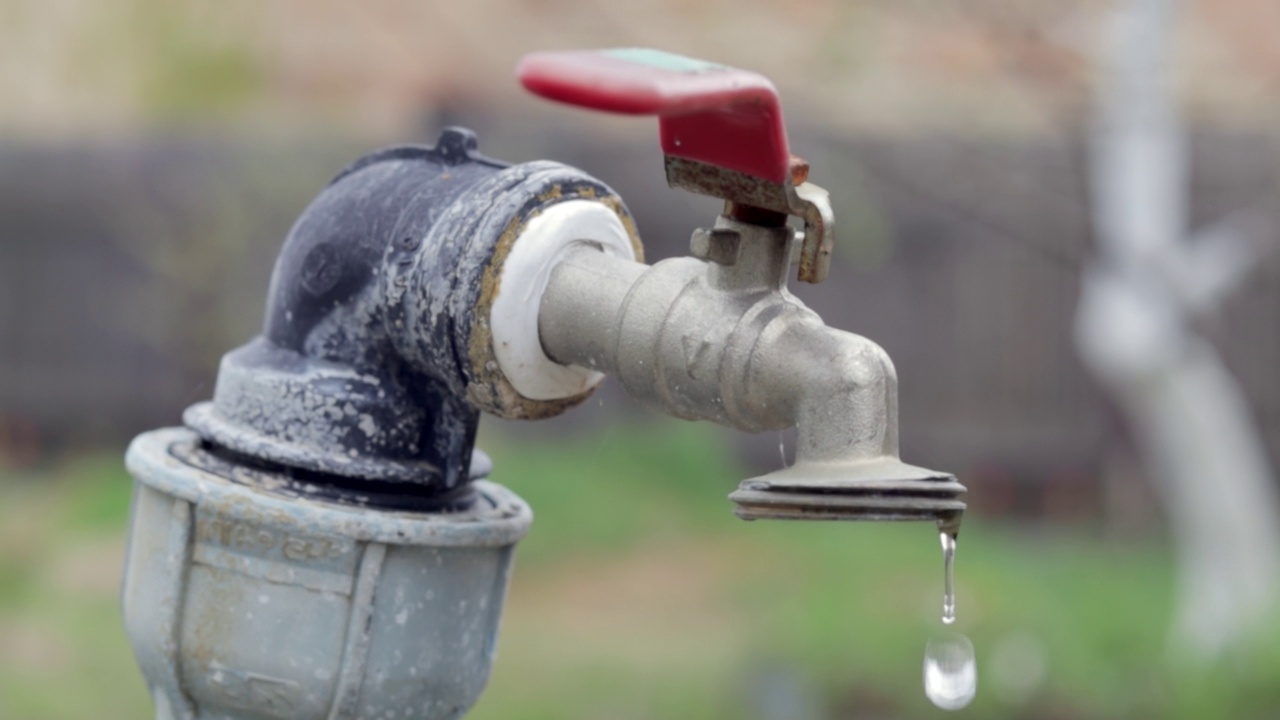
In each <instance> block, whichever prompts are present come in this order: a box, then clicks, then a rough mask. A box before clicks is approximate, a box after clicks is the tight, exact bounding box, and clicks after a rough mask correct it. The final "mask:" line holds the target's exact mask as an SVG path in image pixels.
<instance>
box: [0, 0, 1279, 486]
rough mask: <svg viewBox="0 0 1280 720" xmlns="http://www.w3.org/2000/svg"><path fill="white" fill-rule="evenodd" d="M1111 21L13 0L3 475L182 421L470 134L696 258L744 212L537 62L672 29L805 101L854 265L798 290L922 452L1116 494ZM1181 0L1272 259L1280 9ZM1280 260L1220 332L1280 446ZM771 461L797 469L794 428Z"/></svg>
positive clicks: (912, 12)
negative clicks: (1105, 80)
mask: <svg viewBox="0 0 1280 720" xmlns="http://www.w3.org/2000/svg"><path fill="white" fill-rule="evenodd" d="M1107 7H1108V5H1107V4H1106V3H1102V2H1101V1H1100V0H1099V1H1098V2H1092V1H1091V2H1083V3H1070V4H1067V3H1056V2H1049V1H1048V0H1034V1H1032V2H1010V1H996V0H977V1H975V2H968V3H963V4H958V5H939V4H937V3H928V2H890V1H888V0H880V1H872V2H844V1H843V0H803V1H798V2H792V3H763V2H728V1H727V0H724V1H720V0H637V1H636V2H629V3H590V2H586V1H585V0H521V1H518V2H499V1H498V0H476V1H475V2H469V3H446V2H415V1H411V0H375V1H373V2H368V3H359V4H353V3H341V2H314V1H312V0H279V1H277V2H268V3H260V2H250V1H249V0H226V1H224V2H210V1H203V2H191V3H186V2H174V1H172V0H119V1H118V2H111V3H108V2H105V1H103V0H46V1H44V2H35V1H34V0H0V459H5V460H4V461H5V462H9V463H15V462H17V463H21V462H30V461H34V460H38V459H39V458H40V457H41V456H43V455H45V454H47V453H48V452H50V451H52V450H55V449H57V448H59V447H65V446H75V445H77V444H80V443H104V442H105V443H112V444H119V443H122V442H124V441H125V440H126V439H127V438H128V437H130V436H131V435H132V434H134V433H135V432H137V431H138V430H140V429H143V428H146V427H151V426H155V425H158V424H166V423H173V422H176V421H177V419H178V416H179V412H180V410H181V408H182V407H184V406H185V405H187V404H189V403H191V402H194V401H196V400H199V399H202V398H205V397H207V396H208V395H209V393H210V392H211V390H212V387H211V383H212V380H213V377H214V373H215V368H216V362H217V358H218V356H219V355H220V354H221V353H222V352H223V351H225V350H226V349H228V348H230V347H233V346H235V345H237V344H239V343H241V342H243V341H244V340H245V339H247V338H248V337H249V336H251V335H252V334H253V333H254V332H255V330H256V327H257V325H258V322H259V319H260V312H261V302H262V297H263V294H264V292H265V288H266V281H267V277H268V275H269V272H270V264H271V261H272V258H273V257H274V254H275V251H276V249H277V248H278V246H279V243H280V241H281V239H282V238H283V236H284V234H285V233H286V232H287V230H288V227H289V225H290V223H291V222H292V219H293V218H294V217H296V215H297V214H298V213H299V212H300V211H301V209H302V208H303V207H304V206H305V204H306V202H307V201H308V200H309V199H310V198H311V197H312V196H313V195H314V194H315V193H316V192H317V191H318V190H319V188H320V187H321V186H322V185H323V183H324V182H326V181H327V179H328V178H329V177H331V176H332V175H333V174H334V173H335V172H336V171H337V170H338V169H339V168H340V167H342V166H343V165H344V164H345V163H346V162H348V161H349V160H351V159H353V158H354V157H356V156H358V155H359V154H361V153H362V152H365V151H367V150H369V149H372V148H374V147H377V146H381V145H386V144H390V143H393V142H404V141H413V142H430V141H431V139H432V138H433V137H434V134H435V133H436V132H438V130H439V129H440V128H441V127H442V126H444V125H446V124H449V123H461V124H466V125H470V126H473V127H474V128H475V129H476V130H478V131H479V132H480V136H481V143H482V148H483V149H484V150H485V151H486V152H488V153H489V154H491V155H494V156H497V157H501V158H503V159H507V160H510V161H523V160H529V159H533V158H537V157H548V158H552V159H557V160H562V161H564V162H569V163H572V164H576V165H579V166H581V167H583V168H585V169H587V170H588V171H590V172H592V173H594V174H596V175H597V176H599V177H601V178H602V179H604V180H605V181H607V182H609V183H610V184H612V185H614V186H615V187H616V188H617V189H618V190H619V191H620V192H621V193H622V194H623V196H624V197H625V198H626V199H627V200H628V202H629V203H630V204H631V206H632V208H633V210H634V211H635V213H636V215H637V217H638V219H639V223H640V227H641V230H642V232H643V233H644V236H645V239H646V243H647V245H648V247H649V255H650V258H651V259H658V258H662V257H669V256H672V255H675V254H679V253H683V252H684V251H685V244H686V242H687V237H688V233H689V231H690V230H691V229H692V228H693V227H695V226H696V225H698V224H700V223H706V222H708V221H709V220H710V218H711V215H712V214H713V213H714V212H715V203H714V202H710V201H707V200H705V199H698V198H694V197H692V196H688V195H685V194H681V193H677V192H674V191H670V190H668V189H666V188H665V187H664V185H663V183H662V179H661V169H660V160H659V155H658V152H657V148H656V143H655V141H654V138H653V135H654V132H653V130H654V128H653V127H652V122H650V121H644V120H635V119H619V118H609V117H602V116H588V115H586V114H583V113H574V112H570V111H568V110H566V109H564V108H560V107H555V106H552V105H550V104H549V103H543V102H540V101H537V100H534V99H532V98H529V97H528V96H526V95H525V94H524V93H523V92H522V91H521V90H520V89H519V88H518V86H517V85H516V83H515V82H514V81H513V79H512V77H511V68H512V67H513V65H514V63H515V61H516V60H517V59H518V58H519V57H520V56H521V55H522V54H523V53H525V52H527V51H530V50H534V49H543V48H556V47H582V46H607V45H650V46H656V47H660V48H663V49H668V50H673V51H677V52H683V53H687V54H692V55H699V56H704V57H708V58H711V59H715V60H718V61H722V62H726V63H730V64H738V65H741V66H744V67H749V68H752V69H756V70H759V71H761V72H764V73H765V74H767V75H769V76H770V77H772V78H773V79H774V80H775V82H776V83H777V85H778V86H779V88H780V90H781V92H782V94H783V97H784V102H785V105H786V108H787V112H788V114H789V118H790V125H791V128H792V134H793V145H794V149H795V151H796V152H797V153H799V154H801V155H804V156H806V157H807V158H808V159H810V160H811V161H812V163H813V166H814V172H813V179H814V180H815V181H816V182H818V183H819V184H821V185H824V186H826V187H827V188H828V189H830V190H831V191H832V194H833V196H834V199H835V202H836V208H837V213H838V219H839V226H838V227H839V235H840V243H841V244H840V246H839V247H838V248H837V252H836V258H837V261H836V262H837V267H836V269H835V271H834V272H833V275H832V279H831V280H830V281H828V282H827V283H825V284H824V285H822V286H819V287H816V288H808V287H802V288H795V290H796V292H797V293H798V294H799V295H800V296H801V297H802V298H803V299H805V301H806V302H809V303H810V304H811V305H813V306H814V307H815V309H817V310H819V311H820V312H822V313H823V314H824V315H825V316H826V317H828V318H829V319H830V321H831V322H833V323H834V324H837V325H840V326H843V327H848V328H851V329H853V330H855V331H857V332H860V333H863V334H865V335H868V336H869V337H872V338H874V339H875V340H877V341H878V342H880V343H881V344H883V345H884V346H885V347H886V348H887V349H888V350H889V352H890V353H891V355H892V356H893V357H894V359H895V361H896V363H897V365H898V369H899V372H900V376H901V378H902V418H903V432H902V436H903V438H904V450H905V452H906V453H907V454H908V455H909V456H910V457H911V459H913V460H915V461H918V462H921V463H924V464H933V465H937V466H940V467H947V468H954V469H957V470H961V471H964V470H975V471H981V472H985V473H987V474H992V475H1003V476H1006V477H1008V478H1011V480H1010V482H1013V483H1014V484H1019V483H1023V482H1024V481H1027V480H1028V479H1029V481H1031V482H1042V481H1045V480H1046V479H1051V478H1053V477H1066V478H1068V479H1069V480H1070V481H1072V482H1076V481H1078V480H1079V479H1080V478H1087V479H1088V482H1096V478H1097V477H1098V476H1099V470H1100V469H1101V468H1102V467H1103V466H1104V465H1106V463H1107V462H1108V458H1109V457H1111V456H1112V455H1113V454H1114V451H1116V450H1117V448H1120V449H1122V448H1123V446H1124V444H1125V439H1124V433H1123V428H1120V427H1119V426H1118V425H1117V423H1116V421H1115V420H1114V419H1113V417H1112V415H1111V413H1110V412H1109V410H1108V408H1107V407H1106V406H1105V405H1104V404H1103V403H1102V401H1101V400H1100V399H1099V397H1098V396H1097V394H1096V393H1095V392H1094V391H1093V388H1092V386H1091V385H1090V383H1089V382H1088V381H1087V380H1086V378H1085V377H1084V375H1083V373H1082V372H1081V369H1080V367H1079V365H1078V363H1077V362H1076V360H1075V356H1074V346H1073V343H1072V342H1071V339H1070V335H1069V329H1070V323H1071V318H1072V315H1073V313H1074V303H1075V300H1076V293H1077V287H1078V285H1079V268H1080V263H1081V260H1082V258H1083V257H1084V256H1085V255H1086V254H1087V253H1088V252H1089V247H1090V244H1091V243H1090V232H1091V230H1090V223H1089V217H1088V210H1089V209H1088V203H1087V196H1086V193H1085V188H1084V162H1085V157H1084V142H1083V140H1082V138H1083V137H1084V136H1085V134H1086V132H1087V117H1088V111H1089V99H1090V97H1091V95H1092V84H1093V77H1092V68H1093V67H1094V62H1093V57H1094V55H1095V53H1096V51H1097V48H1098V46H1099V44H1100V39H1101V38H1100V30H1101V27H1102V18H1103V15H1104V13H1103V11H1104V10H1105V9H1106V8H1107ZM1181 13H1182V17H1181V19H1180V27H1181V28H1182V30H1181V31H1180V35H1179V39H1178V44H1179V57H1180V58H1181V60H1180V62H1181V63H1182V66H1181V67H1180V68H1179V77H1180V78H1181V81H1180V85H1181V89H1182V97H1183V104H1184V108H1185V110H1186V114H1187V116H1188V118H1189V121H1190V122H1191V124H1192V126H1193V127H1195V128H1196V129H1197V130H1196V133H1195V137H1194V142H1193V146H1192V149H1193V155H1194V157H1193V171H1192V178H1193V188H1192V196H1193V198H1192V199H1193V207H1194V215H1195V217H1194V218H1193V220H1194V222H1195V224H1201V223H1203V222H1209V221H1213V220H1215V219H1217V218H1219V217H1221V216H1222V215H1224V214H1227V213H1231V212H1234V211H1237V210H1239V209H1241V208H1247V209H1251V210H1252V211H1254V212H1257V213H1260V214H1261V215H1262V216H1263V217H1264V218H1266V219H1267V222H1268V223H1270V224H1269V225H1268V231H1267V233H1268V238H1270V239H1269V241H1268V242H1269V243H1270V247H1272V248H1275V247H1276V246H1277V245H1280V241H1277V237H1280V224H1278V223H1275V222H1272V220H1273V215H1274V214H1275V213H1274V212H1273V211H1274V206H1275V202H1274V199H1275V196H1276V190H1277V187H1276V177H1275V175H1276V173H1275V168H1276V163H1277V149H1278V148H1277V142H1276V136H1275V133H1274V131H1273V129H1272V128H1274V127H1277V123H1276V122H1275V120H1276V119H1277V118H1278V117H1280V113H1277V109H1278V108H1280V104H1277V102H1276V97H1277V96H1280V53H1278V52H1277V51H1276V50H1275V44H1274V42H1273V41H1272V38H1274V37H1275V35H1276V34H1277V31H1280V7H1276V6H1272V5H1271V4H1268V3H1261V2H1250V1H1249V0H1223V1H1221V2H1215V3H1207V2H1200V3H1185V4H1184V5H1182V9H1181ZM1277 270H1278V267H1277V262H1276V253H1274V252H1273V253H1271V254H1270V255H1268V256H1267V257H1266V258H1265V260H1264V262H1263V263H1262V267H1260V268H1259V270H1258V271H1257V272H1256V273H1254V274H1253V275H1252V276H1251V277H1250V279H1249V282H1248V284H1247V286H1246V287H1244V288H1243V289H1241V290H1240V292H1238V293H1237V294H1236V295H1235V296H1233V297H1232V298H1231V300H1230V301H1229V303H1228V307H1227V309H1226V311H1225V312H1223V313H1222V316H1221V317H1220V318H1217V319H1212V318H1211V319H1208V320H1207V322H1209V324H1210V325H1211V326H1212V330H1213V332H1214V334H1215V337H1216V338H1217V340H1218V341H1219V343H1220V345H1221V346H1222V347H1223V349H1224V351H1225V353H1226V355H1227V357H1228V360H1229V362H1230V363H1231V365H1232V367H1233V369H1235V370H1236V371H1237V372H1238V373H1239V374H1240V376H1241V377H1242V379H1243V381H1244V384H1245V387H1246V389H1247V390H1248V392H1249V395H1250V398H1251V400H1252V402H1253V409H1254V411H1255V412H1256V413H1257V414H1258V416H1259V418H1260V420H1261V421H1262V423H1263V425H1264V428H1265V432H1266V434H1267V437H1268V440H1269V442H1270V446H1271V449H1272V453H1273V455H1276V454H1277V448H1280V396H1278V393H1280V391H1278V390H1277V386H1276V383H1275V381H1274V370H1273V368H1275V367H1277V366H1278V364H1277V360H1280V358H1278V357H1277V355H1280V340H1277V339H1276V333H1275V332H1274V328H1275V327H1276V322H1277V320H1278V319H1280V318H1277V317H1276V314H1277V313H1278V312H1280V302H1277V300H1278V299H1280V298H1277V282H1278V280H1277V274H1278V273H1277ZM591 412H595V411H594V410H583V411H581V413H583V414H584V417H585V416H586V415H587V414H589V413H591ZM573 422H574V421H573V420H572V419H566V423H569V425H567V426H571V425H572V423H573ZM552 427H554V428H556V431H557V432H558V431H559V428H560V426H559V425H554V426H552ZM745 452H746V454H747V456H748V457H749V458H750V459H751V462H753V463H754V464H758V465H764V466H767V465H768V464H770V463H774V462H776V450H775V448H774V443H773V441H772V439H763V440H762V439H755V440H753V441H750V442H748V444H747V448H746V450H745ZM989 487H994V486H989ZM989 495H990V494H989Z"/></svg>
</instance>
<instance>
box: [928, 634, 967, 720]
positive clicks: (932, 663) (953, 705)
mask: <svg viewBox="0 0 1280 720" xmlns="http://www.w3.org/2000/svg"><path fill="white" fill-rule="evenodd" d="M977 692H978V663H977V661H976V660H975V658H974V652H973V643H971V642H969V638H967V637H965V636H964V635H961V634H959V633H951V632H947V633H942V634H940V635H936V636H934V637H932V638H930V639H929V643H928V645H926V646H925V649H924V694H925V695H926V696H927V697H928V698H929V700H930V701H931V702H933V704H934V705H937V706H938V707H940V708H942V709H943V710H959V709H960V708H962V707H964V706H966V705H968V704H969V703H970V702H971V701H972V700H973V696H974V695H976V694H977Z"/></svg>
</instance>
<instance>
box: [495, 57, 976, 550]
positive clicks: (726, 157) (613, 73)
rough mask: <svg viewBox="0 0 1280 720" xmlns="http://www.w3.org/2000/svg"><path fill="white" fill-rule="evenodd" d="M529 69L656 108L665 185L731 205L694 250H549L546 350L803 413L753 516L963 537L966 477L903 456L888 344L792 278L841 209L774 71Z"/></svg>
mask: <svg viewBox="0 0 1280 720" xmlns="http://www.w3.org/2000/svg"><path fill="white" fill-rule="evenodd" d="M520 76H521V80H522V82H523V83H524V84H525V86H526V87H528V88H529V89H530V90H532V91H533V92H535V93H538V94H540V95H543V96H545V97H548V98H551V99H553V100H558V101H562V102H565V103H569V104H572V105H578V106H582V107H587V108H593V109H597V110H604V111H610V112H621V113H628V114H645V115H657V116H658V118H659V125H660V131H661V137H662V149H663V152H664V154H665V164H666V173H667V182H668V184H670V185H671V186H672V187H675V188H681V189H684V190H689V191H692V192H695V193H699V194H702V195H709V196H712V197H716V198H720V199H722V200H724V201H725V210H724V214H723V215H721V216H720V217H719V218H718V219H717V220H716V222H715V224H714V226H713V227H711V228H709V229H699V230H696V231H694V233H693V237H692V239H691V242H690V246H691V247H690V250H691V254H692V255H693V257H691V258H676V259H671V260H666V261H663V262H660V263H657V264H656V265H653V266H652V267H650V266H647V265H642V264H640V263H639V262H636V261H635V260H631V259H627V258H622V257H618V256H617V255H616V254H610V253H608V252H603V251H602V249H603V248H602V247H601V246H599V245H595V244H593V243H592V242H590V238H583V239H582V240H583V241H580V242H578V243H576V244H574V245H572V246H570V247H569V249H568V250H567V251H563V254H561V255H557V256H556V257H555V258H553V259H551V261H550V262H553V263H554V269H553V271H552V272H551V273H550V276H549V280H548V282H547V284H546V286H545V291H544V293H543V294H542V296H541V305H540V308H541V309H540V310H539V314H538V329H539V333H540V340H541V347H542V349H543V350H544V351H545V354H546V358H540V360H545V359H549V360H550V361H551V362H555V363H560V364H564V365H573V366H578V367H583V368H589V369H591V370H596V371H599V372H603V373H607V374H610V375H614V376H616V377H617V378H618V379H619V380H620V381H621V382H622V384H623V386H624V387H626V389H627V390H628V392H629V393H630V394H631V395H632V396H634V397H636V398H639V399H641V400H644V401H646V402H648V403H649V404H652V405H655V406H657V407H659V408H661V409H662V410H664V411H666V412H668V413H670V414H672V415H675V416H676V417H681V418H686V419H690V420H711V421H713V422H717V423H720V424H722V425H728V426H730V427H734V428H737V429H739V430H745V431H747V432H761V431H765V430H782V429H785V428H790V427H795V428H796V431H797V444H796V454H795V463H794V464H793V465H791V466H790V467H788V468H785V469H783V470H779V471H776V472H773V473H769V474H767V475H764V476H761V477H758V478H753V479H750V480H746V481H744V482H743V483H742V484H741V485H740V486H739V488H738V490H737V491H736V492H734V493H733V494H732V495H730V496H729V497H730V499H731V500H733V501H734V503H735V504H736V506H737V507H736V510H735V512H736V513H737V515H738V516H739V517H741V518H743V519H746V520H754V519H757V518H785V519H798V520H934V521H937V522H938V524H939V526H940V528H942V529H943V530H949V531H951V532H953V533H954V531H955V530H957V529H958V527H959V523H960V517H961V515H962V513H963V511H964V503H962V502H961V501H960V500H959V499H958V498H959V496H960V495H961V494H962V493H964V491H965V489H964V487H963V486H962V485H960V484H959V483H957V482H956V480H955V478H954V477H953V476H951V475H950V474H948V473H941V472H937V471H934V470H926V469H924V468H919V467H915V466H912V465H906V464H904V463H902V462H901V461H900V460H899V458H898V378H897V374H896V373H895V371H894V368H893V362H892V361H891V360H890V359H889V356H888V354H886V353H885V351H884V350H883V349H881V348H880V346H878V345H876V344H875V343H874V342H872V341H870V340H868V339H866V338H864V337H861V336H858V335H854V334H852V333H848V332H844V331H842V330H837V329H834V328H830V327H827V326H826V325H825V324H824V323H823V322H822V319H821V318H820V317H818V315H817V314H816V313H814V312H812V311H811V310H809V309H808V308H806V307H805V306H804V304H803V303H801V302H800V301H799V300H798V299H797V298H795V296H793V295H791V294H790V293H789V292H788V291H787V278H788V276H789V275H790V274H791V267H792V265H798V266H799V269H798V275H799V278H800V280H802V281H805V282H810V283H817V282H821V281H822V280H823V279H824V278H825V277H826V276H827V273H828V271H829V269H830V261H831V251H832V246H833V243H834V234H833V224H834V217H833V213H832V210H831V206H830V202H829V200H828V196H827V192H826V191H825V190H823V189H822V188H819V187H817V186H815V185H814V184H812V183H810V182H808V181H807V180H808V174H809V165H808V163H806V162H805V161H804V160H802V159H800V158H797V157H794V156H792V155H791V154H790V152H789V149H788V143H787V136H786V131H785V128H784V126H783V120H782V110H781V107H780V105H779V102H778V96H777V92H776V91H775V90H774V88H773V85H772V84H771V83H769V81H768V80H767V79H765V78H764V77H761V76H760V75H757V74H755V73H749V72H744V71H741V70H736V69H733V68H727V67H724V66H722V65H715V64H712V63H705V62H702V61H697V60H691V59H689V58H682V57H676V56H672V55H668V54H666V53H660V52H656V51H652V50H643V49H623V50H612V51H605V52H603V53H600V52H558V53H540V54H535V55H531V56H529V57H526V58H525V59H524V60H523V61H522V63H521V65H520ZM791 216H796V217H798V218H800V219H801V220H802V221H803V229H802V230H801V229H793V228H792V227H791V226H790V225H789V224H788V222H787V221H788V218H789V217H791Z"/></svg>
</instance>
